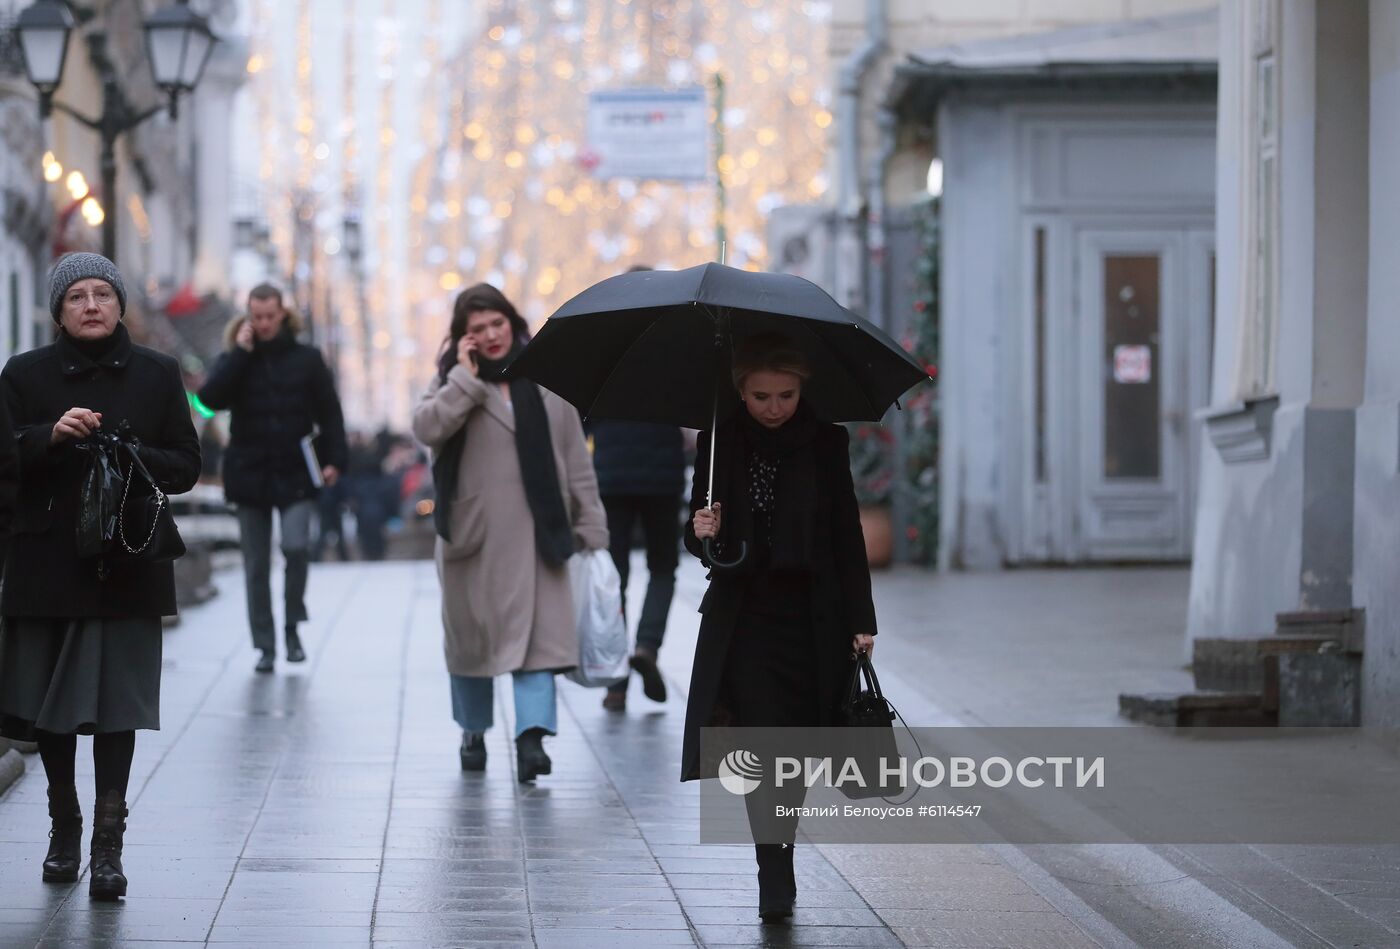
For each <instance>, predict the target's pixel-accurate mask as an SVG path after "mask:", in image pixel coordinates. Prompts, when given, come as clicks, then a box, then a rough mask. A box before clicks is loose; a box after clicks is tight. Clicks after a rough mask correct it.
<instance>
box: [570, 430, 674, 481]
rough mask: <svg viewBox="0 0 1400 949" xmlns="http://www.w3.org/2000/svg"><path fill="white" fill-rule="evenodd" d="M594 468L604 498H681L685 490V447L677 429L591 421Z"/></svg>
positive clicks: (588, 431)
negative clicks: (642, 496) (640, 496)
mask: <svg viewBox="0 0 1400 949" xmlns="http://www.w3.org/2000/svg"><path fill="white" fill-rule="evenodd" d="M584 430H585V431H586V432H587V433H588V434H589V435H592V436H593V468H594V470H595V471H597V472H598V493H599V494H601V495H602V496H603V497H604V498H609V497H619V496H635V495H647V496H656V495H660V496H663V497H671V498H679V497H680V494H681V491H683V490H684V489H685V443H684V441H683V440H682V438H681V430H680V429H679V428H676V426H674V425H657V424H654V423H652V422H624V421H619V420H616V419H598V420H596V421H589V422H588V423H587V424H585V426H584Z"/></svg>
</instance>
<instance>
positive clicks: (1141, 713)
mask: <svg viewBox="0 0 1400 949" xmlns="http://www.w3.org/2000/svg"><path fill="white" fill-rule="evenodd" d="M1118 714H1119V715H1122V716H1123V717H1125V718H1128V719H1131V720H1132V721H1135V722H1142V723H1143V724H1146V725H1165V726H1181V727H1195V726H1245V725H1273V724H1275V723H1276V721H1277V716H1276V715H1275V713H1273V712H1271V711H1269V710H1268V709H1266V708H1265V707H1264V697H1263V695H1262V694H1261V693H1260V692H1227V691H1198V692H1148V693H1145V694H1141V695H1133V694H1127V693H1124V694H1120V695H1119V696H1118Z"/></svg>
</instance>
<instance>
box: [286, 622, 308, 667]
mask: <svg viewBox="0 0 1400 949" xmlns="http://www.w3.org/2000/svg"><path fill="white" fill-rule="evenodd" d="M287 661H288V662H305V661H306V650H304V649H302V648H301V637H300V636H298V635H297V628H296V627H295V626H288V627H287Z"/></svg>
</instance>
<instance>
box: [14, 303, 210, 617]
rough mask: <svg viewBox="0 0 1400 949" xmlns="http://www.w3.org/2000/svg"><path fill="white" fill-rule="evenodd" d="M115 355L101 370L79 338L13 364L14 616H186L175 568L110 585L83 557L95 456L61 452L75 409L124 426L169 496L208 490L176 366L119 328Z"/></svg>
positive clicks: (129, 566) (161, 567) (130, 574)
mask: <svg viewBox="0 0 1400 949" xmlns="http://www.w3.org/2000/svg"><path fill="white" fill-rule="evenodd" d="M116 333H117V336H118V338H117V340H116V343H115V345H114V346H113V348H112V349H111V350H109V351H108V352H107V353H106V354H104V355H103V356H101V357H100V359H99V360H98V361H97V362H93V361H92V360H91V359H89V358H88V357H87V356H85V355H83V354H82V353H80V352H79V351H78V350H77V349H76V348H75V347H74V346H73V345H72V344H71V343H70V342H69V341H68V337H67V336H60V337H59V338H58V340H57V341H55V342H54V343H51V344H50V345H48V346H41V347H39V348H38V349H33V350H30V351H29V352H27V353H20V354H18V355H16V356H12V357H10V360H9V362H7V363H6V364H5V368H4V370H3V372H0V391H2V392H3V394H4V399H5V404H6V406H7V407H8V408H9V410H10V416H11V418H12V419H13V421H14V428H15V444H16V445H17V446H18V448H19V459H20V469H21V483H20V493H19V505H18V509H17V511H16V513H15V521H14V536H13V538H12V539H11V542H10V550H9V554H8V556H7V557H6V558H5V589H4V593H3V595H0V613H3V614H4V615H5V616H28V617H74V618H92V617H102V618H135V617H155V616H173V615H175V571H174V568H173V566H172V565H171V564H168V563H161V564H151V563H141V562H133V561H118V562H114V563H113V564H111V572H110V573H109V574H108V576H107V577H106V579H99V578H98V574H97V561H96V560H95V559H79V558H78V553H77V513H78V485H79V479H80V478H81V476H82V471H83V462H84V459H85V455H84V453H83V452H82V451H81V450H79V449H78V448H77V447H76V444H75V443H74V442H73V441H71V440H70V441H65V442H62V443H60V444H58V445H51V444H50V441H49V440H50V438H51V437H52V435H53V426H54V423H55V422H57V421H58V420H59V418H61V417H62V416H63V413H65V412H67V411H68V410H69V409H71V408H74V407H82V408H85V409H92V410H93V411H94V412H100V413H102V427H103V428H104V429H115V428H116V427H117V426H119V425H120V424H121V423H122V421H127V422H130V424H131V430H132V433H133V434H134V435H136V437H137V438H139V439H140V441H141V448H140V454H141V460H142V461H143V462H144V463H145V465H146V467H147V469H149V470H150V473H151V477H153V478H155V480H156V481H157V482H158V483H159V484H160V486H161V489H162V490H163V491H165V492H166V493H167V494H181V493H183V492H185V491H188V490H189V489H190V488H192V487H194V483H195V481H196V480H198V478H199V438H198V436H197V435H196V434H195V430H194V423H193V422H192V421H191V420H190V405H189V400H188V399H187V398H186V397H185V387H184V383H183V382H182V381H181V379H180V368H179V366H178V365H177V364H176V362H175V360H174V359H172V358H171V357H169V356H167V355H165V354H164V353H158V352H156V351H155V350H153V349H147V348H146V347H144V346H136V345H134V344H133V343H132V342H131V337H130V336H128V335H127V332H126V327H125V326H123V325H121V324H118V325H117V329H116Z"/></svg>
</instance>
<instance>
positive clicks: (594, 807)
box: [0, 562, 1400, 949]
mask: <svg viewBox="0 0 1400 949" xmlns="http://www.w3.org/2000/svg"><path fill="white" fill-rule="evenodd" d="M638 574H639V575H640V576H639V582H638V583H635V584H634V585H633V589H632V590H631V591H630V595H631V596H633V597H636V596H639V595H640V593H641V585H642V582H644V576H645V571H644V570H639V571H636V572H634V575H638ZM218 582H219V583H220V585H221V586H222V587H223V594H222V595H221V596H220V597H218V598H216V599H215V600H214V601H213V602H211V603H209V604H206V605H204V606H202V607H199V608H197V609H194V610H191V611H190V612H189V613H188V614H187V615H186V618H185V622H184V623H183V624H182V625H181V626H180V627H178V628H177V629H175V630H172V631H170V632H168V633H167V634H166V640H165V641H166V671H165V683H164V701H163V706H162V712H163V717H164V725H165V727H164V729H163V730H162V731H161V732H158V733H142V735H141V736H140V738H139V739H138V747H137V761H136V765H135V769H134V773H133V782H132V791H131V795H130V796H131V799H132V804H131V807H132V814H131V818H130V822H129V823H130V830H129V832H128V846H127V857H126V864H127V868H128V871H129V875H130V877H131V880H132V883H131V891H130V896H129V897H128V899H127V901H126V902H125V904H123V905H116V906H110V905H93V904H90V903H89V902H88V900H87V896H86V880H83V881H82V882H80V883H79V884H78V885H77V886H46V885H44V884H42V883H40V882H39V864H40V861H41V859H42V857H43V853H44V848H45V835H46V832H47V817H46V814H45V808H44V787H43V777H42V771H41V769H40V768H39V765H38V762H37V760H34V759H31V767H30V771H29V773H28V774H27V775H26V776H25V777H23V778H22V779H21V780H20V781H19V782H18V784H16V785H15V786H14V788H12V789H11V790H10V792H9V793H8V794H6V795H5V796H3V797H0V946H4V947H9V946H16V947H19V946H25V947H28V946H35V945H42V946H58V945H83V946H108V945H111V946H141V945H168V944H170V943H180V942H186V943H206V942H207V943H210V944H233V945H247V946H254V945H277V944H298V945H303V946H318V945H337V946H341V945H344V946H369V945H371V944H373V945H375V946H394V945H404V946H426V945H443V946H540V947H581V949H587V947H592V946H599V947H604V946H605V947H608V949H613V947H627V946H647V947H652V946H670V945H685V946H690V945H706V946H754V945H786V946H897V945H911V946H931V947H942V949H952V947H969V949H970V947H979V949H988V947H1013V949H1059V947H1065V949H1091V947H1095V946H1112V947H1117V946H1135V945H1143V946H1152V947H1156V946H1193V947H1194V946H1218V947H1221V949H1225V947H1230V949H1234V947H1236V946H1289V945H1304V946H1333V945H1338V946H1340V945H1345V946H1397V945H1400V899H1397V898H1396V892H1395V884H1396V883H1397V882H1400V859H1397V857H1396V854H1395V853H1394V848H1390V849H1389V850H1386V849H1383V848H1364V849H1363V848H1352V849H1351V850H1350V851H1347V852H1345V853H1339V852H1338V851H1340V850H1342V849H1343V848H1331V849H1328V848H1240V847H1219V848H1208V847H1205V848H1148V847H1116V848H1115V847H1040V848H1035V847H1012V846H961V847H960V846H938V847H934V846H919V847H915V846H904V847H898V846H886V847H857V846H821V847H815V846H807V845H800V846H799V849H798V857H797V865H798V873H799V889H800V895H799V903H798V910H797V916H796V918H795V920H794V925H793V926H792V927H790V928H788V927H767V928H764V927H760V926H759V925H758V923H757V918H756V896H757V894H756V886H755V882H754V866H753V859H752V850H751V849H750V848H747V847H716V846H701V845H699V844H698V843H697V840H698V831H697V813H698V799H699V795H698V787H697V785H695V784H693V783H692V784H687V785H682V784H680V783H679V782H678V781H676V773H677V769H678V759H679V744H680V729H681V724H682V718H683V713H684V691H685V686H686V683H687V680H688V675H689V663H690V656H691V650H692V648H693V644H694V637H695V631H696V626H697V619H698V617H697V615H696V614H695V612H694V607H695V604H696V603H698V601H699V597H700V595H701V593H702V592H703V584H704V580H703V575H702V573H701V572H700V570H699V569H698V566H697V565H695V564H693V563H690V562H687V563H686V564H685V566H683V568H682V571H681V574H680V577H679V583H678V591H677V598H676V603H675V605H674V606H673V608H672V614H671V624H670V628H669V632H668V640H667V644H666V646H665V648H664V649H663V651H662V657H661V658H662V668H663V671H664V672H665V673H666V675H667V679H668V682H669V684H670V688H671V693H672V697H671V700H670V701H669V702H668V703H666V704H665V705H656V704H654V703H651V702H649V701H648V700H646V699H645V698H643V697H642V696H641V694H640V688H639V687H637V686H635V685H634V688H633V690H632V694H631V697H630V701H631V708H630V710H629V712H628V713H627V714H626V715H615V714H609V713H605V712H604V711H603V710H602V709H601V708H600V705H599V702H600V698H601V693H600V692H599V691H589V690H584V689H580V688H577V687H575V686H573V685H572V684H563V685H562V687H561V727H560V732H561V734H560V735H559V736H558V737H557V738H554V739H551V740H549V743H548V746H547V747H548V748H549V751H550V753H551V755H552V756H553V758H554V761H555V768H554V774H553V775H551V776H548V777H545V778H542V779H540V781H539V782H538V785H537V786H535V787H529V786H521V785H518V784H517V783H516V782H515V780H514V774H513V765H514V755H513V750H512V748H511V745H510V742H509V741H508V739H507V735H508V734H509V728H508V724H509V717H510V701H509V691H510V690H509V686H508V685H507V686H505V687H504V688H502V689H501V690H500V691H499V692H498V698H497V708H498V723H497V728H496V729H495V730H493V732H492V733H491V734H490V736H489V739H488V746H489V752H490V763H489V766H488V770H487V772H486V774H484V775H464V774H462V773H461V772H460V771H459V770H458V766H457V759H456V749H457V742H458V738H459V733H458V731H457V729H456V727H455V725H454V724H453V723H452V721H451V717H450V714H449V701H448V695H447V687H446V680H445V674H444V671H443V667H442V657H441V645H440V643H441V633H440V626H439V619H438V591H437V581H436V577H435V575H434V572H433V569H432V566H431V564H428V563H387V564H345V565H339V564H337V565H321V566H318V567H317V568H316V569H315V570H314V571H313V575H312V583H311V591H310V595H311V608H312V613H313V615H314V616H315V617H316V619H315V620H314V621H313V622H312V623H311V624H309V627H308V629H307V631H306V633H305V639H306V641H307V646H308V650H309V652H310V654H311V662H309V663H308V664H307V665H305V666H303V667H289V666H286V665H283V664H279V667H278V670H277V673H276V675H274V676H270V677H268V676H261V677H260V676H255V675H254V674H253V673H252V671H251V668H252V662H253V658H254V656H253V652H252V650H251V648H250V647H249V646H248V644H247V642H246V638H245V632H244V629H245V623H244V619H243V597H242V590H241V578H240V576H239V575H238V572H237V571H223V572H221V573H220V574H219V576H218ZM1185 586H1186V574H1185V572H1184V571H1181V570H1129V571H1083V572H1079V571H1075V572H1069V571H1039V572H1030V571H1026V572H1019V571H1018V572H1012V573H1005V574H996V575H980V576H979V575H960V576H952V577H936V576H933V575H930V574H927V573H923V572H919V571H913V570H900V571H894V572H891V573H886V574H882V575H880V576H879V577H878V579H877V605H878V609H879V614H880V618H881V622H882V628H883V631H884V633H885V634H886V635H882V636H881V638H880V640H878V648H877V651H876V660H877V664H878V665H879V668H880V671H881V678H882V681H883V682H884V684H885V685H886V688H887V691H888V692H889V693H890V695H891V696H892V697H893V698H894V699H895V700H896V702H897V703H898V704H899V705H900V708H901V710H902V711H903V713H904V715H905V717H906V718H907V719H908V720H909V722H910V723H911V724H951V723H956V722H962V723H973V724H1030V723H1045V724H1068V723H1074V724H1120V723H1119V722H1118V720H1117V719H1116V718H1115V717H1114V712H1115V709H1116V695H1117V693H1118V692H1119V691H1121V690H1124V689H1157V688H1171V687H1176V686H1179V685H1183V684H1184V683H1185V682H1186V681H1187V674H1186V673H1185V671H1184V670H1183V665H1184V658H1183V656H1182V643H1181V637H1180V629H1181V628H1182V627H1181V624H1182V621H1183V613H1184V603H1185ZM1129 727H1137V726H1129ZM79 747H80V758H79V767H80V773H81V774H82V775H83V777H82V778H80V780H81V781H83V782H85V783H86V785H87V786H88V787H90V781H91V778H90V774H91V764H90V761H89V760H88V759H87V753H88V751H87V749H88V747H89V745H88V743H87V742H86V741H84V742H81V743H80V746H79ZM89 797H90V794H88V793H84V795H83V799H84V801H87V800H88V798H89ZM85 809H87V810H89V811H90V807H89V806H88V805H86V804H85Z"/></svg>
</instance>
